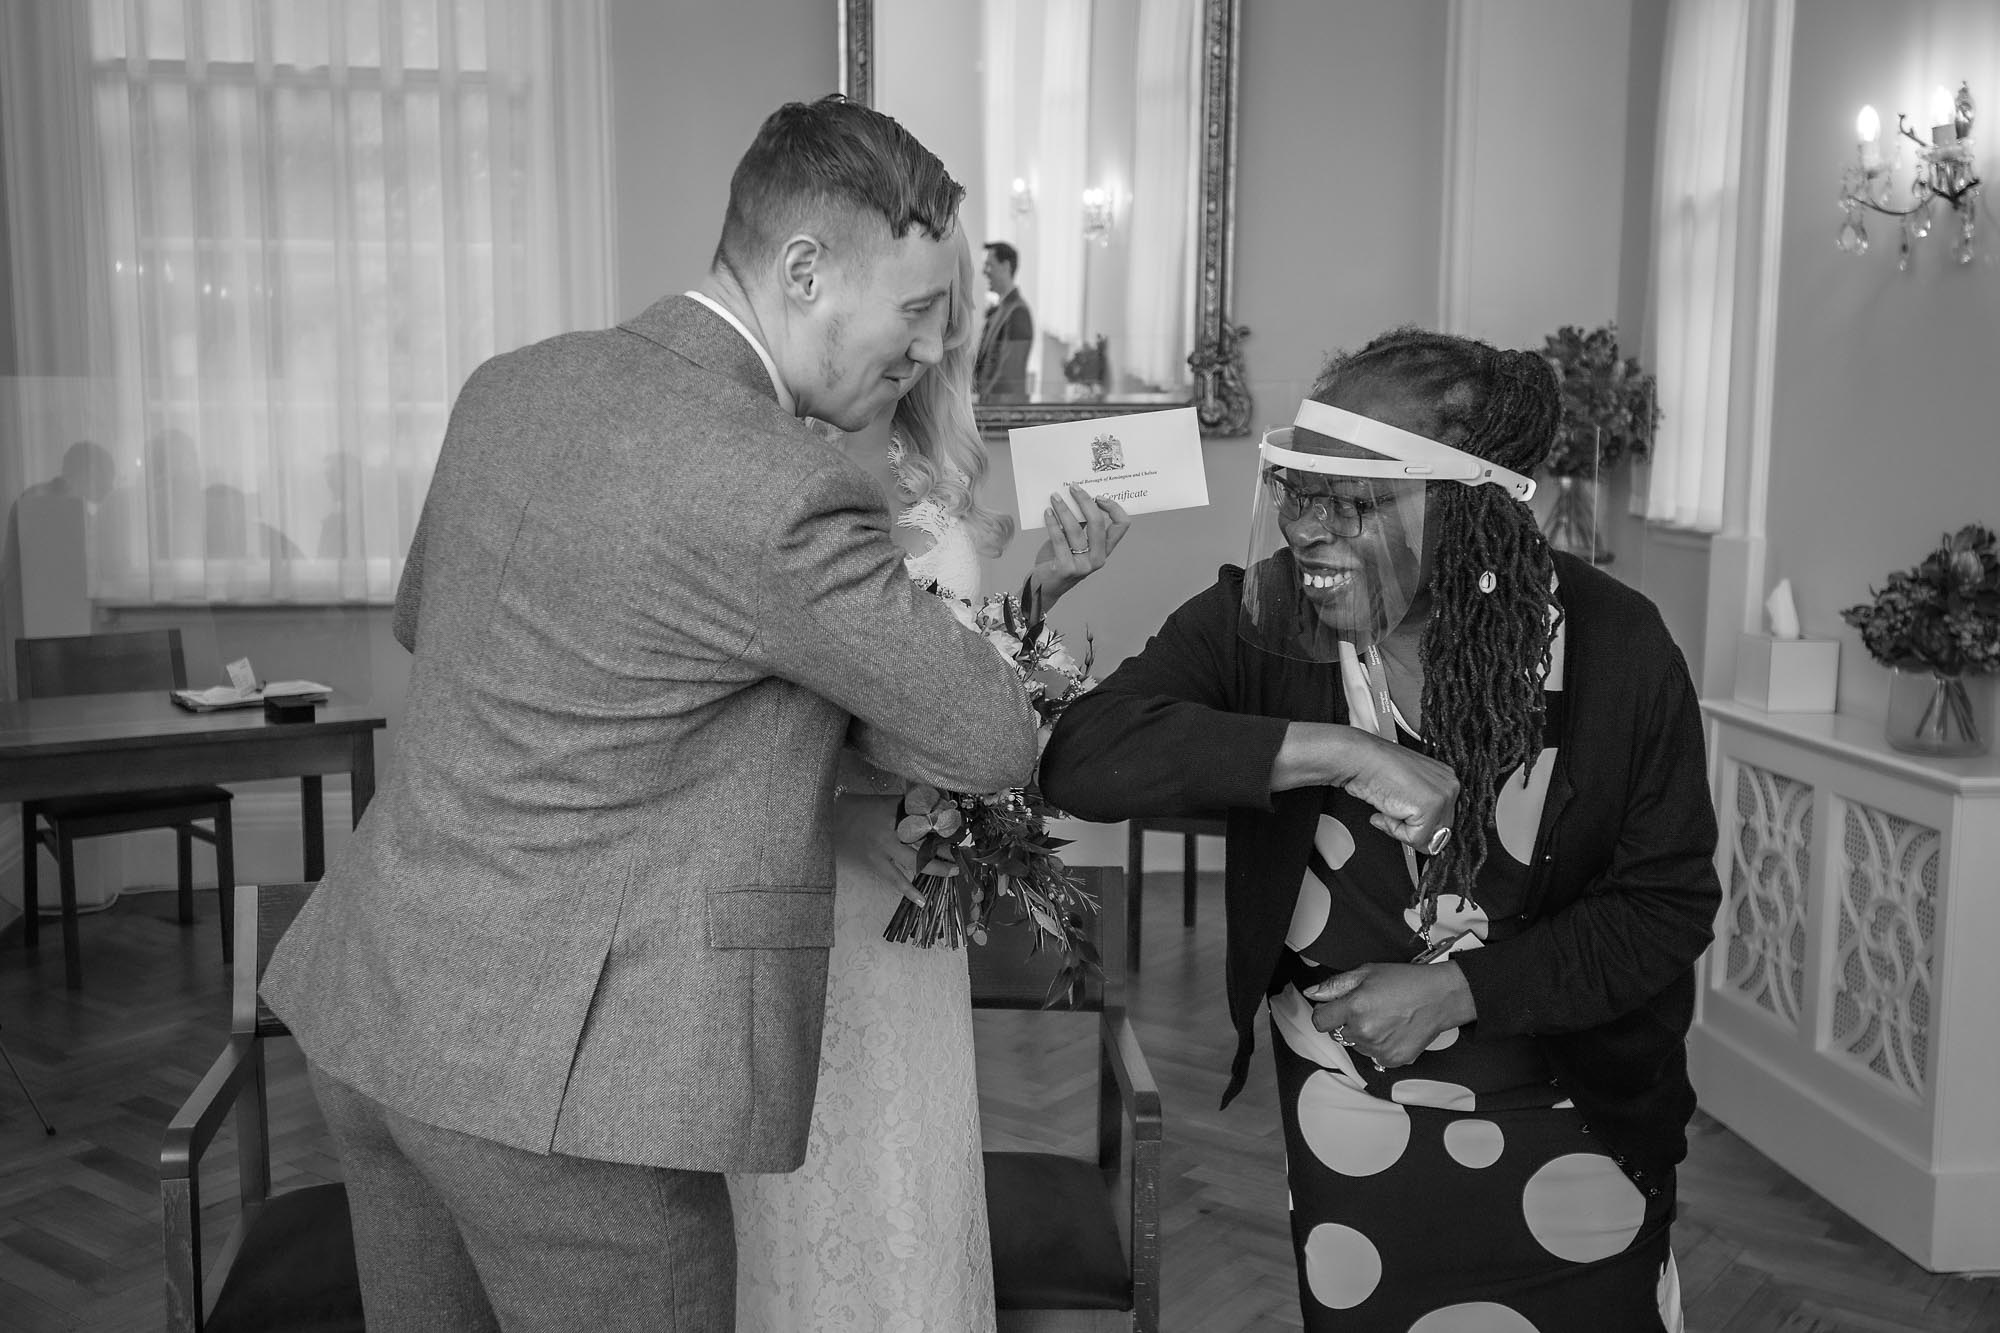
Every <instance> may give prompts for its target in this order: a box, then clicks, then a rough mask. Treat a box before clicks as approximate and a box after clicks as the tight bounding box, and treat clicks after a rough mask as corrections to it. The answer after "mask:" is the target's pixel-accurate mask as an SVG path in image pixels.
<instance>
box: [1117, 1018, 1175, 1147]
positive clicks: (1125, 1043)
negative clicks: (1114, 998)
mask: <svg viewBox="0 0 2000 1333" xmlns="http://www.w3.org/2000/svg"><path fill="white" fill-rule="evenodd" d="M1103 1033H1104V1057H1105V1059H1106V1061H1108V1062H1109V1064H1110V1066H1111V1073H1112V1075H1113V1077H1115V1078H1116V1079H1117V1080H1118V1096H1119V1100H1121V1101H1123V1102H1124V1103H1125V1107H1126V1110H1127V1113H1128V1114H1129V1115H1130V1116H1131V1119H1132V1137H1133V1138H1134V1139H1139V1140H1150V1141H1152V1142H1158V1141H1159V1139H1160V1136H1161V1120H1160V1085H1159V1084H1157V1083H1155V1082H1154V1081H1153V1070H1152V1066H1150V1065H1148V1064H1147V1063H1146V1053H1145V1052H1144V1051H1142V1050H1140V1049H1139V1034H1138V1033H1136V1032H1134V1031H1133V1030H1132V1020H1131V1019H1129V1018H1126V1017H1124V1016H1123V1015H1120V1016H1119V1017H1118V1018H1117V1019H1116V1020H1115V1021H1114V1020H1111V1019H1109V1018H1108V1017H1107V1020H1106V1021H1105V1023H1104V1024H1103Z"/></svg>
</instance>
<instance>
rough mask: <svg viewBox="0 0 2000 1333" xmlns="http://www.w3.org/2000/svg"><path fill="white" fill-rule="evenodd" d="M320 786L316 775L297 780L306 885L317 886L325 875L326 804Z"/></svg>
mask: <svg viewBox="0 0 2000 1333" xmlns="http://www.w3.org/2000/svg"><path fill="white" fill-rule="evenodd" d="M321 786H322V783H321V781H320V777H319V774H317V773H314V774H312V775H310V776H308V777H303V778H300V779H299V814H300V817H301V819H302V821H303V823H304V824H305V841H306V883H308V884H317V883H319V881H320V880H321V879H322V878H323V877H324V876H325V875H326V802H325V801H324V800H323V799H322V796H323V793H322V792H321V790H320V788H321Z"/></svg>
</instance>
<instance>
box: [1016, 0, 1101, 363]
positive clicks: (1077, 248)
mask: <svg viewBox="0 0 2000 1333" xmlns="http://www.w3.org/2000/svg"><path fill="white" fill-rule="evenodd" d="M1090 17H1091V0H1045V3H1044V8H1043V14H1042V25H1043V26H1042V71H1041V73H1042V104H1041V111H1040V116H1039V122H1040V124H1039V136H1038V139H1037V145H1036V151H1035V162H1036V167H1037V171H1036V176H1037V181H1036V193H1035V244H1034V248H1033V250H1032V251H1030V252H1028V253H1024V254H1023V255H1022V256H1021V266H1022V268H1023V269H1024V270H1025V273H1024V277H1025V278H1026V282H1025V284H1024V285H1025V286H1026V287H1027V289H1028V291H1029V293H1030V295H1029V297H1028V304H1029V306H1030V307H1031V308H1032V309H1033V312H1034V316H1035V332H1036V334H1037V335H1038V336H1039V335H1042V334H1046V335H1048V336H1050V337H1053V338H1057V339H1060V340H1061V341H1063V342H1065V343H1072V344H1073V343H1075V342H1077V341H1078V340H1080V339H1081V338H1082V337H1083V332H1084V330H1083V281H1084V271H1083V247H1084V239H1083V191H1084V187H1085V186H1086V185H1087V184H1088V181H1087V180H1086V179H1085V172H1086V169H1087V167H1088V165H1089V161H1088V155H1089V151H1090Z"/></svg>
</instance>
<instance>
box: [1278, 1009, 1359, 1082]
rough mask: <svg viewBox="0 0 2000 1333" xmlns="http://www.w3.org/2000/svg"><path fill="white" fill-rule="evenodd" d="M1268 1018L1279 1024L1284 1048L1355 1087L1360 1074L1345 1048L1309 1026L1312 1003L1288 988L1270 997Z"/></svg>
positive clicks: (1310, 1023)
mask: <svg viewBox="0 0 2000 1333" xmlns="http://www.w3.org/2000/svg"><path fill="white" fill-rule="evenodd" d="M1271 1017H1273V1018H1275V1019H1276V1020H1277V1021H1278V1033H1279V1035H1280V1036H1282V1037H1283V1038H1284V1039H1285V1045H1287V1046H1289V1047H1291V1048H1292V1051H1293V1053H1294V1054H1296V1055H1297V1056H1298V1057H1299V1058H1300V1059H1303V1060H1310V1061H1312V1062H1313V1063H1314V1064H1316V1065H1318V1066H1319V1067H1320V1068H1321V1069H1330V1070H1332V1071H1333V1072H1334V1073H1336V1074H1338V1075H1340V1076H1341V1077H1342V1078H1346V1079H1349V1080H1351V1081H1353V1082H1354V1083H1355V1084H1357V1085H1358V1084H1359V1083H1360V1082H1361V1074H1360V1072H1359V1071H1358V1070H1356V1069H1355V1067H1354V1057H1353V1056H1351V1055H1349V1054H1348V1051H1347V1048H1346V1047H1345V1046H1342V1045H1341V1044H1340V1043H1339V1042H1337V1041H1335V1040H1334V1039H1333V1038H1332V1037H1329V1036H1327V1035H1326V1033H1324V1032H1321V1031H1320V1030H1319V1029H1318V1028H1316V1027H1314V1026H1313V1023H1312V1002H1311V1001H1310V1000H1308V999H1306V998H1305V997H1304V996H1303V995H1300V994H1299V993H1298V991H1297V990H1295V989H1293V988H1292V987H1290V986H1287V987H1285V988H1284V989H1283V990H1281V991H1279V992H1278V993H1277V994H1276V995H1273V996H1272V997H1271Z"/></svg>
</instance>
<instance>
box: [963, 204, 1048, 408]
mask: <svg viewBox="0 0 2000 1333" xmlns="http://www.w3.org/2000/svg"><path fill="white" fill-rule="evenodd" d="M1020 268H1021V252H1020V251H1018V250H1016V249H1015V248H1014V247H1013V246H1011V245H1009V244H1007V242H1005V241H988V242H987V243H986V263H985V265H984V267H983V269H982V271H983V272H984V273H985V274H986V285H987V286H988V287H991V288H992V289H993V294H994V295H995V296H997V297H999V298H1000V300H999V302H998V304H996V305H995V306H994V307H993V308H992V309H991V310H989V311H987V312H986V326H985V327H984V328H983V329H982V330H981V331H980V334H979V355H978V357H977V359H975V360H974V361H973V363H972V387H973V392H974V393H976V394H977V395H978V396H979V399H980V401H981V402H987V403H995V402H1010V401H1011V402H1020V401H1022V400H1024V399H1026V398H1027V396H1028V351H1029V349H1030V348H1032V347H1033V346H1034V345H1035V317H1034V315H1033V314H1031V313H1029V310H1028V303H1027V301H1026V300H1024V299H1023V298H1022V296H1021V289H1020V287H1019V286H1017V285H1016V284H1015V281H1014V276H1015V274H1016V273H1018V272H1019V271H1020Z"/></svg>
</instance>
